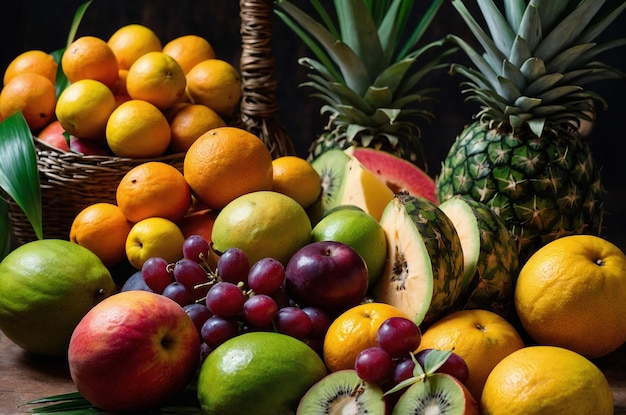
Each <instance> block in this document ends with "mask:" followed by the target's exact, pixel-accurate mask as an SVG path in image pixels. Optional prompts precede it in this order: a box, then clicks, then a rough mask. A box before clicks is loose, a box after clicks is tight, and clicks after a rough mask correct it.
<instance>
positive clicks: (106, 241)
mask: <svg viewBox="0 0 626 415" xmlns="http://www.w3.org/2000/svg"><path fill="white" fill-rule="evenodd" d="M131 227H132V223H130V222H129V221H128V220H127V219H126V216H124V213H122V210H121V209H120V208H119V207H118V206H116V205H114V204H112V203H105V202H101V203H94V204H92V205H89V206H87V207H86V208H84V209H83V210H81V211H80V212H79V213H78V215H76V217H75V218H74V220H73V222H72V226H71V228H70V241H71V242H74V243H77V244H78V245H82V246H84V247H85V248H87V249H89V250H90V251H91V252H93V253H94V254H96V255H97V256H98V258H100V260H101V261H102V263H103V264H104V265H106V266H113V265H116V264H118V263H120V262H121V261H123V260H124V259H125V258H126V248H125V245H126V238H128V233H129V232H130V228H131Z"/></svg>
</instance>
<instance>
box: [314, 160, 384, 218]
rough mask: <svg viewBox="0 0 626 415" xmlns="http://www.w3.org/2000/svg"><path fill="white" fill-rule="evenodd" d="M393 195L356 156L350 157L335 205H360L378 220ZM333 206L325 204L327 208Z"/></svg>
mask: <svg viewBox="0 0 626 415" xmlns="http://www.w3.org/2000/svg"><path fill="white" fill-rule="evenodd" d="M393 196H394V195H393V192H392V191H391V189H390V188H388V187H387V185H386V184H385V183H384V182H383V181H381V180H380V179H379V178H378V177H377V176H376V175H375V174H374V173H372V172H371V171H369V170H368V169H366V168H365V167H364V166H363V165H362V164H361V163H360V162H359V160H357V159H356V158H350V160H349V161H348V163H346V166H345V171H344V173H343V180H342V182H341V186H340V187H339V190H338V191H337V197H336V198H335V203H336V206H339V205H354V206H357V207H360V208H361V209H363V210H364V211H365V212H367V213H369V214H370V215H372V216H373V217H374V218H375V219H376V220H380V217H381V215H382V213H383V210H384V209H385V206H387V204H388V203H389V202H390V201H391V200H392V199H393ZM333 207H334V206H327V208H333Z"/></svg>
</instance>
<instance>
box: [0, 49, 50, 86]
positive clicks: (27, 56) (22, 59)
mask: <svg viewBox="0 0 626 415" xmlns="http://www.w3.org/2000/svg"><path fill="white" fill-rule="evenodd" d="M57 68H58V65H57V63H56V61H55V60H54V57H52V55H50V54H49V53H46V52H44V51H43V50H28V51H26V52H23V53H21V54H19V55H18V56H16V57H15V58H14V59H13V60H12V61H11V62H10V63H9V65H8V66H7V68H6V70H5V71H4V79H3V85H6V84H8V83H9V81H10V80H11V79H13V78H14V77H15V76H16V75H19V74H21V73H27V72H28V73H38V74H39V75H43V76H45V77H46V78H48V79H49V80H50V82H52V83H53V84H54V83H55V82H56V76H57Z"/></svg>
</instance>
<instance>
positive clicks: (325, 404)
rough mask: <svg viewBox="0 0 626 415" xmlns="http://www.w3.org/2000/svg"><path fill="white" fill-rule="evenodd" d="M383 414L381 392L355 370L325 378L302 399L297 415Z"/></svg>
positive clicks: (375, 385)
mask: <svg viewBox="0 0 626 415" xmlns="http://www.w3.org/2000/svg"><path fill="white" fill-rule="evenodd" d="M344 413H349V414H351V415H365V414H384V413H385V399H384V397H383V391H382V389H381V388H380V386H378V385H377V384H375V383H369V382H365V381H364V380H363V379H361V378H360V377H359V375H357V373H356V371H355V370H354V369H344V370H338V371H336V372H332V373H331V374H329V375H326V376H325V377H323V378H322V379H321V380H319V381H318V382H317V383H316V384H314V385H313V386H311V388H310V389H309V390H308V391H307V393H306V394H305V395H304V396H303V397H302V399H301V400H300V403H299V405H298V409H297V411H296V415H321V414H344Z"/></svg>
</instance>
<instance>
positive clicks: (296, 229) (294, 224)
mask: <svg viewBox="0 0 626 415" xmlns="http://www.w3.org/2000/svg"><path fill="white" fill-rule="evenodd" d="M212 240H213V248H214V249H215V250H216V251H218V252H224V251H226V250H227V249H228V248H233V247H234V248H239V249H241V250H243V251H244V252H245V253H246V255H247V256H248V260H249V262H250V265H252V264H254V263H255V262H256V261H258V260H259V259H261V258H265V257H270V258H274V259H276V260H278V261H280V262H281V263H282V264H283V265H286V264H287V262H288V261H289V258H291V256H292V255H293V254H294V253H295V252H296V251H297V250H298V249H300V248H302V247H303V246H304V245H306V244H307V243H309V242H310V240H311V221H310V220H309V217H308V215H307V213H306V211H305V210H304V208H302V206H300V204H299V203H298V202H296V201H295V200H294V199H292V198H290V197H289V196H285V195H284V194H282V193H278V192H273V191H258V192H252V193H246V194H244V195H243V196H239V197H238V198H236V199H235V200H233V201H232V202H230V203H229V204H228V205H226V206H225V207H224V208H223V209H222V210H221V211H220V213H219V214H218V215H217V217H216V218H215V223H214V224H213V231H212Z"/></svg>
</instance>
